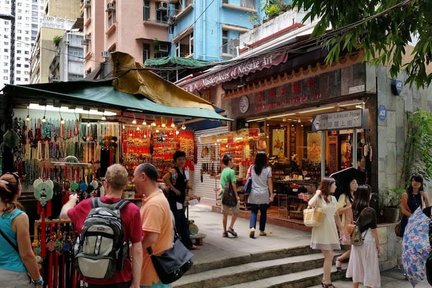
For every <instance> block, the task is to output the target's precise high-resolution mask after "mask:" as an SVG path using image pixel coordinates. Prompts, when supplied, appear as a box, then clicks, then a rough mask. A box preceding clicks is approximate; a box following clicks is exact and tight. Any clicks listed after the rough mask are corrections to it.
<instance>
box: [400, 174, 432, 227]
mask: <svg viewBox="0 0 432 288" xmlns="http://www.w3.org/2000/svg"><path fill="white" fill-rule="evenodd" d="M429 206H430V205H429V198H428V196H427V193H426V192H425V191H424V188H423V177H422V176H420V175H413V176H411V179H410V185H409V187H408V188H407V190H406V192H404V193H403V194H402V196H401V203H400V208H401V212H402V218H401V222H400V226H401V234H402V235H403V233H404V231H405V227H406V225H407V224H408V218H409V217H410V216H411V214H412V213H414V211H415V210H417V208H419V207H422V208H423V207H429Z"/></svg>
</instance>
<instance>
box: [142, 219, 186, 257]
mask: <svg viewBox="0 0 432 288" xmlns="http://www.w3.org/2000/svg"><path fill="white" fill-rule="evenodd" d="M170 215H171V220H172V222H173V228H174V229H173V230H174V235H173V243H174V242H175V241H176V240H177V239H180V235H179V234H178V232H177V228H176V225H175V218H174V214H173V213H172V211H170ZM146 250H147V253H148V254H149V255H150V256H152V255H153V249H152V247H151V246H149V247H147V248H146Z"/></svg>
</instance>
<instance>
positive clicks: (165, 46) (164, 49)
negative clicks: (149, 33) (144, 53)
mask: <svg viewBox="0 0 432 288" xmlns="http://www.w3.org/2000/svg"><path fill="white" fill-rule="evenodd" d="M169 50H170V44H169V43H165V42H162V43H160V44H159V46H157V47H156V49H155V53H154V58H162V57H167V56H168V54H169Z"/></svg>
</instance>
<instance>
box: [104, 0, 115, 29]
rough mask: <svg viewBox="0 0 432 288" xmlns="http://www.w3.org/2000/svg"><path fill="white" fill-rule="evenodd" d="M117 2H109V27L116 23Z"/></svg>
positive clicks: (107, 10)
mask: <svg viewBox="0 0 432 288" xmlns="http://www.w3.org/2000/svg"><path fill="white" fill-rule="evenodd" d="M115 5H116V2H115V1H112V2H108V4H107V9H106V12H107V19H108V21H107V23H108V27H107V28H109V27H111V26H112V25H113V24H114V23H116V6H115Z"/></svg>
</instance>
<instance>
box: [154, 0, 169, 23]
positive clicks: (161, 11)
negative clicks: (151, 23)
mask: <svg viewBox="0 0 432 288" xmlns="http://www.w3.org/2000/svg"><path fill="white" fill-rule="evenodd" d="M156 21H157V22H162V23H166V22H168V3H167V2H156Z"/></svg>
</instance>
